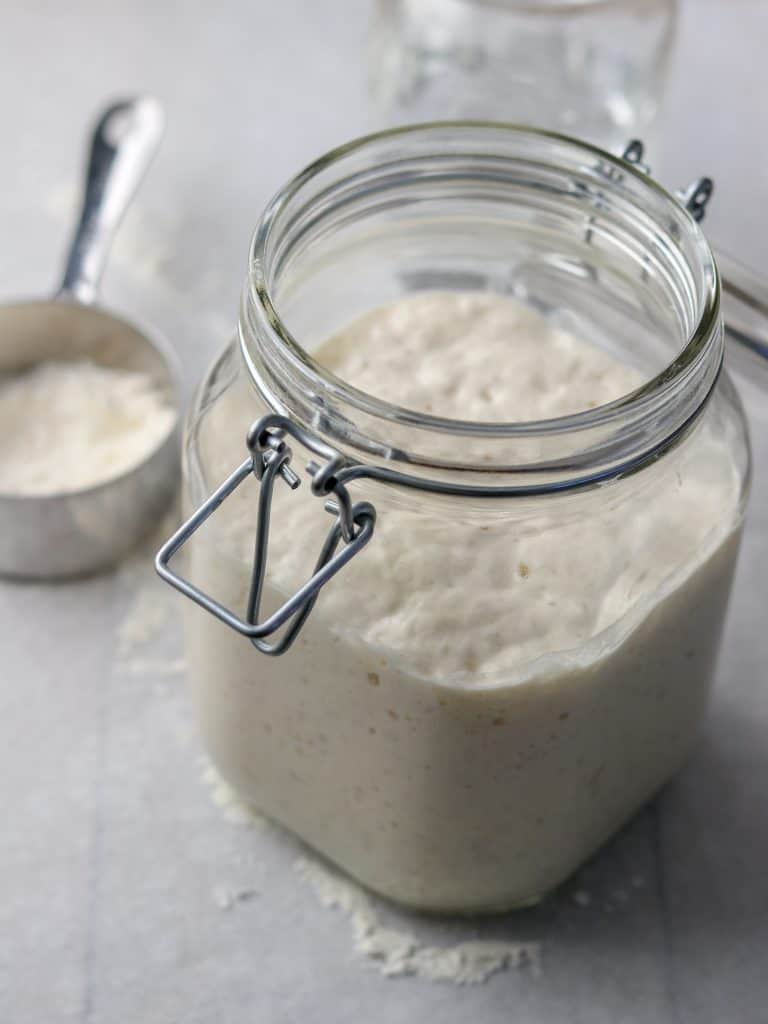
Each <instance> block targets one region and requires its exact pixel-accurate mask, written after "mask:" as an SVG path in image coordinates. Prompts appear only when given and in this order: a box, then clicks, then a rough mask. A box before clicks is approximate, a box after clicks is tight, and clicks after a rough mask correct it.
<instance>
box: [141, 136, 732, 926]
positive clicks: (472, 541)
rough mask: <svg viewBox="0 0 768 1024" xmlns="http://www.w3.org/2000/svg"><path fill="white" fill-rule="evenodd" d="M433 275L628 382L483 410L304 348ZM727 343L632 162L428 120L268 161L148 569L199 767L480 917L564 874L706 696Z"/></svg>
mask: <svg viewBox="0 0 768 1024" xmlns="http://www.w3.org/2000/svg"><path fill="white" fill-rule="evenodd" d="M630 155H631V156H633V157H634V158H637V157H638V156H639V154H638V153H637V151H633V152H632V153H631V154H630ZM705 193H706V189H705V190H704V193H702V190H701V189H698V190H694V194H693V195H692V200H691V203H692V204H693V205H692V208H693V209H694V210H696V206H695V204H696V203H697V202H700V201H701V198H702V194H705ZM689 205H691V204H689ZM698 212H700V209H699V211H698ZM435 289H438V290H440V291H452V292H456V291H471V292H477V291H485V292H488V293H499V294H507V295H514V296H515V297H516V298H517V299H519V300H520V301H523V302H525V303H528V304H529V305H531V306H532V307H534V308H536V309H537V310H539V311H540V312H541V313H542V315H543V316H545V317H546V318H547V319H548V320H549V321H550V322H553V323H556V324H558V325H561V326H563V327H565V328H567V329H568V330H572V331H573V332H574V333H575V334H577V335H579V336H580V337H583V338H586V339H588V340H589V341H590V342H591V343H592V344H594V345H596V346H598V347H600V348H603V349H605V350H606V351H608V352H610V353H613V354H615V355H616V356H617V357H618V358H619V359H620V360H622V361H623V362H626V363H629V364H631V365H633V366H634V367H636V368H637V369H638V370H639V371H640V372H641V373H642V375H643V379H644V381H645V383H643V384H642V385H641V386H639V387H638V388H637V389H636V390H634V391H633V392H632V393H630V394H627V395H625V396H623V397H622V398H620V399H618V400H616V401H613V402H611V403H610V404H607V405H602V406H600V407H598V408H592V409H587V410H584V411H582V412H578V413H575V414H573V415H569V416H566V417H562V418H559V419H554V420H545V421H541V422H525V423H478V422H469V421H464V420H462V419H461V418H460V417H457V418H456V419H453V420H448V419H441V418H439V417H436V416H432V415H428V414H426V413H417V412H414V411H413V410H409V409H406V408H400V407H398V406H395V405H391V404H387V403H386V402H383V401H381V400H379V399H377V398H375V397H373V396H371V395H369V394H365V393H362V392H360V391H357V390H356V389H355V388H353V387H351V386H350V385H348V384H346V383H345V382H344V381H343V380H341V379H339V378H337V377H335V376H334V375H333V374H331V373H330V372H329V371H328V370H326V369H324V368H323V367H322V366H321V365H320V364H319V363H318V362H316V361H315V360H314V359H313V357H312V354H311V353H312V351H313V350H314V349H315V348H316V347H317V346H318V344H319V343H320V342H322V341H323V340H324V339H325V338H326V337H328V336H329V335H331V334H332V333H333V332H334V331H336V330H338V329H339V328H340V327H342V326H344V325H345V324H347V323H348V322H349V321H350V320H352V319H353V318H355V317H357V316H358V315H360V314H362V313H363V312H366V311H368V310H370V309H371V308H372V307H375V306H380V305H382V304H384V303H388V302H391V301H393V300H396V299H398V298H399V297H402V296H403V295H405V294H408V293H411V292H415V291H420V290H435ZM513 344H514V339H513V338H510V346H513ZM723 350H724V336H723V323H722V318H721V314H720V284H719V280H718V275H717V271H716V268H715V264H714V261H713V257H712V253H711V251H710V249H709V246H708V244H707V242H706V240H705V238H704V236H703V234H702V232H701V230H700V228H699V227H698V225H697V223H696V221H695V219H694V217H693V216H691V213H690V212H689V210H688V209H686V208H685V206H684V205H683V204H682V203H681V202H680V201H679V200H678V199H676V198H675V197H673V196H672V195H670V194H668V193H666V192H665V191H663V190H662V189H661V188H660V187H659V186H658V185H656V184H655V183H654V182H653V181H652V180H651V179H650V178H649V177H648V176H647V175H646V174H645V173H644V172H643V171H642V170H640V169H638V168H637V167H636V166H634V165H633V164H632V163H630V162H629V161H628V160H624V159H619V158H614V157H611V156H610V155H608V154H607V153H605V152H603V151H601V150H598V149H595V148H593V147H591V146H589V145H587V144H584V143H580V142H577V141H575V140H572V139H568V138H565V137H562V136H557V135H552V134H549V133H545V132H538V131H534V130H529V129H521V128H515V127H511V126H503V125H493V124H489V123H462V124H458V123H457V124H434V125H425V126H419V127H414V128H410V129H401V130H398V131H392V132H387V133H382V134H380V135H376V136H371V137H369V138H366V139H362V140H359V141H357V142H354V143H351V144H350V145H348V146H345V147H342V148H341V149H339V150H337V151H335V152H333V153H331V154H329V155H327V156H325V157H323V158H322V159H320V160H318V161H317V162H316V163H314V164H312V165H311V166H310V167H308V168H307V169H306V170H305V171H303V172H302V173H301V174H300V175H299V176H298V177H296V178H295V179H294V180H293V181H291V182H290V183H289V184H288V185H287V186H286V187H285V188H284V189H283V190H282V191H281V192H280V193H279V195H278V196H277V197H276V198H275V199H274V200H273V201H272V202H271V203H270V205H269V206H268V208H267V210H266V211H265V213H264V215H263V216H262V218H261V221H260V223H259V226H258V228H257V230H256V234H255V237H254V240H253V244H252V248H251V252H250V261H249V271H248V278H247V282H246V286H245V290H244V295H243V302H242V311H241V318H240V329H239V337H238V339H236V340H234V341H233V342H232V343H231V344H230V345H229V346H228V347H227V348H226V350H225V351H224V352H223V354H222V355H221V356H220V357H219V358H218V359H217V360H216V361H215V363H214V364H213V366H212V367H211V369H210V371H209V373H208V374H207V376H206V378H205V380H204V381H203V384H202V386H201V388H200V390H199V392H198V394H197V398H196V401H195V403H194V406H193V408H192V410H191V412H190V416H189V421H188V429H187V438H186V445H185V465H184V474H185V479H186V500H187V504H188V507H189V510H190V512H192V510H195V509H196V510H197V511H195V512H193V513H192V515H191V518H190V519H189V521H188V522H187V524H185V526H184V527H183V528H182V529H181V530H180V531H179V532H178V533H177V534H176V535H175V536H174V537H173V538H172V539H171V540H170V541H169V542H168V544H166V545H165V546H164V548H163V549H162V551H161V552H160V555H159V556H158V568H159V570H160V571H161V573H162V574H163V575H164V576H165V577H166V579H169V580H170V582H172V583H173V584H174V585H175V586H177V587H178V588H179V589H181V590H182V591H183V592H184V593H185V594H187V596H189V597H191V598H192V599H193V601H192V602H187V608H188V616H187V619H188V621H187V627H188V628H187V636H188V666H189V679H190V683H191V689H192V694H193V699H194V705H195V708H196V713H197V718H198V721H199V724H200V729H201V732H202V735H203V738H204V741H205V744H206V746H207V749H208V751H209V753H210V756H211V758H212V759H213V761H214V763H215V765H216V767H217V768H218V770H219V771H220V772H221V774H222V775H223V776H224V777H225V778H226V779H227V780H228V781H229V782H230V783H231V784H232V785H233V786H234V787H235V788H236V790H237V791H238V792H239V793H240V794H241V795H242V796H243V798H244V799H245V800H247V801H249V802H250V803H251V804H253V805H254V806H255V807H256V808H258V809H259V810H260V811H262V812H264V813H266V814H267V815H269V816H270V817H272V818H274V819H276V820H277V821H279V822H281V823H282V824H283V825H285V826H287V827H288V828H290V829H292V830H293V831H294V832H296V833H298V834H299V835H300V836H301V837H302V838H303V839H304V840H305V841H306V842H308V843H309V844H310V845H311V846H313V847H315V848H316V849H317V850H319V851H320V852H321V853H323V854H324V855H325V856H327V857H328V858H330V859H331V860H332V861H334V862H336V863H337V864H339V865H340V866H341V867H342V868H344V869H345V870H346V871H348V872H349V873H350V874H352V875H353V876H355V877H356V878H358V879H359V880H360V881H361V882H363V883H364V884H365V885H367V886H370V887H371V888H372V889H374V890H376V891H378V892H380V893H383V894H384V895H386V896H388V897H391V898H392V899H394V900H397V901H400V902H402V903H405V904H409V905H411V906H414V907H420V908H427V909H429V910H433V911H446V912H447V911H490V910H498V909H503V908H509V907H513V906H519V905H523V904H526V903H530V902H532V901H535V900H537V899H539V898H540V897H541V896H542V895H543V894H545V893H547V892H548V891H549V890H551V889H552V888H553V887H554V886H556V885H557V884H558V883H560V882H561V881H563V880H564V879H565V878H566V877H567V876H568V875H569V874H570V873H571V872H573V871H574V870H575V869H576V868H577V867H578V866H579V865H580V864H581V863H582V862H583V861H584V860H585V859H586V858H587V857H589V856H590V854H592V853H593V852H594V850H595V849H596V848H597V847H598V846H599V845H600V844H601V843H602V842H604V841H605V840H606V839H607V838H608V837H609V836H610V835H611V834H612V833H613V832H614V831H615V830H616V829H617V828H618V827H619V826H620V825H621V824H622V823H623V822H625V821H626V820H627V818H628V817H629V816H630V815H632V814H633V813H634V812H635V811H636V810H637V809H638V808H639V807H640V806H641V805H642V804H643V803H644V802H645V801H646V800H648V798H649V797H650V796H651V795H652V794H654V793H655V792H656V790H658V789H659V787H660V786H662V785H663V783H664V782H666V781H667V780H668V779H669V778H670V776H671V775H672V774H673V773H674V772H675V771H676V770H677V769H678V768H679V767H680V765H681V764H682V762H683V761H684V760H685V758H686V756H687V754H688V752H689V750H690V747H691V744H692V742H693V740H694V737H695V735H696V731H697V728H698V726H699V723H700V721H701V718H702V715H703V713H704V709H705V704H706V701H707V695H708V691H709V688H710V684H711V681H712V674H713V669H714V665H715V661H716V657H717V651H718V645H719V639H720V632H721V627H722V623H723V617H724V614H725V609H726V604H727V600H728V594H729V589H730V585H731V578H732V573H733V568H734V563H735V560H736V554H737V549H738V545H739V537H740V530H741V523H742V516H743V510H744V504H745V500H746V496H747V490H748V479H749V446H748V441H747V432H746V426H745V422H744V417H743V414H742V409H741V406H740V403H739V400H738V397H737V395H736V392H735V390H734V388H733V386H732V384H731V381H730V379H729V377H728V375H727V373H725V372H724V371H723V369H722V361H723ZM251 423H254V426H253V427H252V428H251V429H250V430H248V427H249V424H251ZM246 432H247V438H248V445H247V447H246V445H245V444H244V439H245V438H246ZM290 450H292V459H291V461H290V464H289V462H288V460H289V457H290ZM307 467H308V469H309V483H310V484H311V486H309V485H307V486H304V487H301V488H299V489H298V490H294V489H293V488H294V487H295V485H296V484H297V483H298V482H299V481H300V479H301V478H302V477H304V476H305V474H304V469H305V468H307ZM233 471H234V472H233ZM222 480H226V482H225V484H224V485H223V486H221V487H218V485H219V484H220V483H221V481H222ZM217 487H218V489H217V490H215V491H214V488H217ZM212 491H214V493H213V495H212V497H208V496H209V495H211V492H212ZM329 497H330V498H331V499H333V503H332V504H331V505H330V506H328V507H329V509H330V515H329V513H328V512H327V511H324V503H325V502H326V500H327V499H328V498H329ZM270 509H271V520H270V517H269V512H270ZM257 523H259V524H260V526H259V530H258V540H257V541H256V547H255V549H254V541H255V538H256V536H257ZM270 525H271V529H270ZM329 529H330V532H329ZM193 534H194V536H193ZM187 541H189V544H188V548H187V554H188V562H187V565H186V568H185V578H182V577H181V576H179V575H177V574H176V573H175V572H174V571H173V570H172V569H171V568H170V567H169V560H170V559H171V558H172V556H173V555H174V554H175V553H176V552H177V551H178V549H179V548H180V547H181V546H182V545H183V544H184V543H186V542H187ZM321 549H322V554H320V552H321ZM254 550H255V557H254ZM265 558H266V563H267V571H266V576H265V578H262V577H263V571H264V562H265ZM313 566H315V567H316V570H317V575H315V576H314V577H312V578H313V580H314V584H312V585H311V586H310V587H309V588H308V587H307V586H304V587H303V589H302V584H304V582H305V580H307V579H308V578H309V577H310V576H311V575H312V572H313ZM328 577H330V579H329V578H328ZM187 580H188V581H189V582H187ZM318 583H320V584H322V588H321V589H318V588H317V587H316V586H315V585H316V584H318ZM262 584H263V586H262ZM287 599H289V600H287ZM286 601H287V603H285V602H286ZM193 602H194V603H193ZM315 602H316V604H315ZM195 603H196V604H199V605H202V606H203V607H202V609H201V608H200V607H196V606H195ZM262 604H264V605H265V606H266V608H267V610H266V612H263V613H262V611H261V606H262ZM280 606H282V607H283V612H282V613H281V612H280V611H279V610H276V609H279V608H280ZM289 614H292V615H293V616H294V618H289ZM265 615H267V616H268V618H267V619H266V621H265V619H264V616H265ZM286 620H287V622H286ZM281 622H282V623H283V625H282V627H281V629H282V631H281V629H278V628H277V627H278V625H279V624H280V623H281ZM286 630H287V631H288V632H287V634H286V632H285V631H286ZM241 634H244V635H241ZM255 647H257V648H258V649H254V648H255ZM265 654H272V655H279V656H272V657H268V656H265Z"/></svg>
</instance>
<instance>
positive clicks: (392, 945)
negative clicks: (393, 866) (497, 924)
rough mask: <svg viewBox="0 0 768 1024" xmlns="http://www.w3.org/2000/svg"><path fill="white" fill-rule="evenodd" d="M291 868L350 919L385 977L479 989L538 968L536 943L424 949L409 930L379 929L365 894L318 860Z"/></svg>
mask: <svg viewBox="0 0 768 1024" xmlns="http://www.w3.org/2000/svg"><path fill="white" fill-rule="evenodd" d="M295 868H296V871H297V872H298V873H299V875H300V876H301V878H303V879H304V880H305V881H306V882H308V883H309V885H310V886H311V887H312V889H313V890H314V892H315V895H316V896H317V898H318V899H319V900H320V903H321V904H322V905H323V906H324V907H334V908H336V909H338V910H340V911H341V912H342V913H343V914H344V916H345V917H347V918H348V920H349V922H350V924H351V926H352V935H353V941H354V946H355V949H356V950H357V952H358V953H359V954H361V955H362V956H365V957H368V959H369V960H372V961H373V962H374V963H375V965H376V966H377V967H378V969H379V971H380V972H381V974H383V975H384V977H386V978H396V977H402V976H403V975H414V976H416V977H419V978H424V979H425V980H427V981H448V982H452V983H453V984H454V985H479V984H482V983H483V982H484V981H487V980H488V978H490V977H491V976H492V975H493V974H498V972H499V971H503V970H506V969H507V968H509V967H523V966H531V967H532V968H533V970H534V971H535V972H537V973H538V971H539V970H540V962H541V949H540V946H539V944H538V943H536V942H491V941H485V940H483V939H474V940H469V941H467V942H458V943H455V944H453V945H450V946H429V945H425V944H423V943H421V942H420V941H419V940H418V939H417V938H416V936H414V935H412V934H410V933H409V932H405V931H398V930H396V929H393V928H386V927H385V926H384V925H382V923H381V920H380V918H379V915H378V913H377V912H376V910H375V908H374V906H373V904H372V902H371V900H370V898H369V897H368V895H367V894H366V893H365V891H364V890H363V889H361V888H360V886H358V885H355V883H354V882H352V881H350V880H349V879H348V878H344V877H343V876H342V875H340V874H338V873H337V872H336V871H333V870H332V869H330V868H327V867H325V865H323V864H321V863H320V861H317V860H307V859H306V858H301V859H300V860H297V861H296V863H295Z"/></svg>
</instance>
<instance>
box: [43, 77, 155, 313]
mask: <svg viewBox="0 0 768 1024" xmlns="http://www.w3.org/2000/svg"><path fill="white" fill-rule="evenodd" d="M163 124H164V117H163V109H162V107H161V106H160V104H159V103H158V101H157V100H155V99H152V98H151V97H149V96H144V97H137V98H135V99H129V100H123V101H120V102H118V103H115V104H114V105H113V106H111V107H109V108H108V109H107V110H105V111H104V113H103V114H102V116H101V118H100V119H99V123H98V124H97V125H96V129H95V131H94V133H93V139H92V141H91V152H90V157H89V160H88V173H87V177H86V181H85V193H84V195H83V207H82V210H81V212H80V220H79V222H78V225H77V228H76V229H75V234H74V237H73V239H72V243H71V245H70V249H69V255H68V257H67V265H66V268H65V271H64V277H63V280H62V282H61V286H60V288H59V292H58V295H59V296H60V297H65V298H74V299H77V300H78V301H80V302H85V303H90V302H93V301H95V299H96V294H97V291H98V287H99V282H100V280H101V275H102V273H103V271H104V265H105V263H106V261H107V255H108V253H109V247H110V245H111V243H112V238H113V236H114V233H115V231H116V229H117V227H118V225H119V224H120V221H121V220H122V219H123V215H124V214H125V211H126V210H127V208H128V204H129V203H130V201H131V199H132V198H133V196H134V194H135V192H136V189H137V187H138V185H139V183H140V182H141V179H142V178H143V177H144V174H145V172H146V170H147V168H148V167H149V165H150V163H151V162H152V158H153V157H154V155H155V153H156V152H157V149H158V146H159V144H160V138H161V136H162V134H163Z"/></svg>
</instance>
